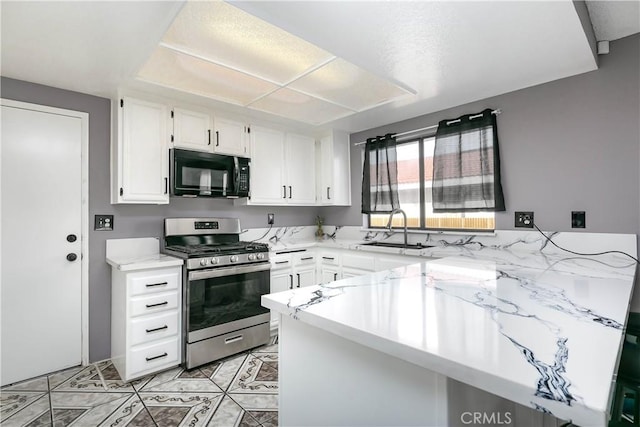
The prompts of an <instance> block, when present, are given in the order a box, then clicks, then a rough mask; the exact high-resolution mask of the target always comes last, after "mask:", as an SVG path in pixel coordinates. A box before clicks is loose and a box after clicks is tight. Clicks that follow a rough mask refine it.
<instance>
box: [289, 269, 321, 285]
mask: <svg viewBox="0 0 640 427" xmlns="http://www.w3.org/2000/svg"><path fill="white" fill-rule="evenodd" d="M293 283H294V286H295V287H296V288H304V287H305V286H313V285H315V284H316V269H315V266H312V267H305V268H300V269H297V270H296V271H295V272H294V278H293Z"/></svg>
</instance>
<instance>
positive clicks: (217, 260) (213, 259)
mask: <svg viewBox="0 0 640 427" xmlns="http://www.w3.org/2000/svg"><path fill="white" fill-rule="evenodd" d="M219 262H220V260H219V259H218V258H211V264H212V265H215V264H217V263H219Z"/></svg>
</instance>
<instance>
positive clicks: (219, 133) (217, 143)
mask: <svg viewBox="0 0 640 427" xmlns="http://www.w3.org/2000/svg"><path fill="white" fill-rule="evenodd" d="M214 123H215V132H214V133H215V135H212V141H213V143H212V145H213V152H214V153H220V154H229V155H232V156H240V157H249V149H248V147H247V145H248V144H247V134H248V133H247V132H248V131H249V127H248V126H247V125H246V124H244V123H242V122H238V121H235V120H229V119H226V118H224V117H220V116H216V117H215V120H214Z"/></svg>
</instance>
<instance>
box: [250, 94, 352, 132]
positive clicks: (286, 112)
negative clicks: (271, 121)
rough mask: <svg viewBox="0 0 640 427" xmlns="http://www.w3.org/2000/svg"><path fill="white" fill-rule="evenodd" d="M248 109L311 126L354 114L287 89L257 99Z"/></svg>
mask: <svg viewBox="0 0 640 427" xmlns="http://www.w3.org/2000/svg"><path fill="white" fill-rule="evenodd" d="M249 108H253V109H255V110H260V111H265V112H267V113H271V114H275V115H278V116H282V117H286V118H289V119H293V120H298V121H301V122H305V123H310V124H313V125H321V124H323V123H327V122H329V121H332V120H336V119H339V118H341V117H345V116H348V115H350V114H353V113H354V111H353V110H349V109H347V108H343V107H340V106H339V105H335V104H332V103H330V102H325V101H323V100H321V99H318V98H314V97H311V96H308V95H305V94H303V93H300V92H297V91H295V90H291V89H287V88H282V89H279V90H277V91H275V92H273V93H271V94H269V95H268V96H265V97H264V98H262V99H259V100H258V101H256V102H254V103H252V104H250V105H249Z"/></svg>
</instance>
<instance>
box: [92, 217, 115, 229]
mask: <svg viewBox="0 0 640 427" xmlns="http://www.w3.org/2000/svg"><path fill="white" fill-rule="evenodd" d="M93 229H94V230H95V231H113V215H96V216H95V221H94V224H93Z"/></svg>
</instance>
